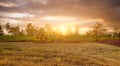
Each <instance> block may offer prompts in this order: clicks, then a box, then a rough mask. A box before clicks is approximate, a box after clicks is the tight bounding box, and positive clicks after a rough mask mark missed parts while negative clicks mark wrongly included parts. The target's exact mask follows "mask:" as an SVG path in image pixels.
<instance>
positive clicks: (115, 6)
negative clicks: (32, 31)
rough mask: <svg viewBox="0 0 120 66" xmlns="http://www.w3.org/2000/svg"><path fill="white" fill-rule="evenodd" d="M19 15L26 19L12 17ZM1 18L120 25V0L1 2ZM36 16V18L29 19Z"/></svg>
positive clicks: (29, 0) (10, 0) (18, 0)
mask: <svg viewBox="0 0 120 66" xmlns="http://www.w3.org/2000/svg"><path fill="white" fill-rule="evenodd" d="M10 13H19V15H20V14H21V15H23V16H24V18H18V17H14V18H13V17H12V16H11V17H10V15H8V14H10ZM0 14H1V15H0V17H1V18H9V19H14V20H22V21H24V20H25V21H27V20H28V21H34V22H38V21H40V19H41V18H42V17H45V16H49V15H50V16H68V17H76V18H82V17H86V18H91V19H103V20H104V22H105V23H107V24H117V25H120V15H119V14H120V0H0ZM29 15H34V17H29Z"/></svg>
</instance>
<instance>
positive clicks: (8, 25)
mask: <svg viewBox="0 0 120 66" xmlns="http://www.w3.org/2000/svg"><path fill="white" fill-rule="evenodd" d="M5 28H6V30H7V31H8V33H10V28H11V26H10V23H6V25H5Z"/></svg>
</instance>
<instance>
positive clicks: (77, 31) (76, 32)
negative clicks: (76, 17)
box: [75, 25, 79, 35]
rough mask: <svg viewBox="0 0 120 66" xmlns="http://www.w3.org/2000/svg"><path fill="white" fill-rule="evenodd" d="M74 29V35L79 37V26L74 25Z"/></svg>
mask: <svg viewBox="0 0 120 66" xmlns="http://www.w3.org/2000/svg"><path fill="white" fill-rule="evenodd" d="M75 28H76V30H75V35H79V26H78V25H76V26H75Z"/></svg>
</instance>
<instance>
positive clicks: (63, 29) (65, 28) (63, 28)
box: [59, 25, 67, 35]
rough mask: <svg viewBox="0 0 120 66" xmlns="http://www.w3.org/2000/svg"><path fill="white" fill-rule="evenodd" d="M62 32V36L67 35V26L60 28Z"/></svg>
mask: <svg viewBox="0 0 120 66" xmlns="http://www.w3.org/2000/svg"><path fill="white" fill-rule="evenodd" d="M59 30H60V32H61V33H62V35H66V32H67V27H66V26H64V25H63V26H60V27H59Z"/></svg>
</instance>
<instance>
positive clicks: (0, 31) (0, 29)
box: [0, 25, 4, 36]
mask: <svg viewBox="0 0 120 66" xmlns="http://www.w3.org/2000/svg"><path fill="white" fill-rule="evenodd" d="M1 35H4V32H3V29H2V26H1V25H0V36H1Z"/></svg>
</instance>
